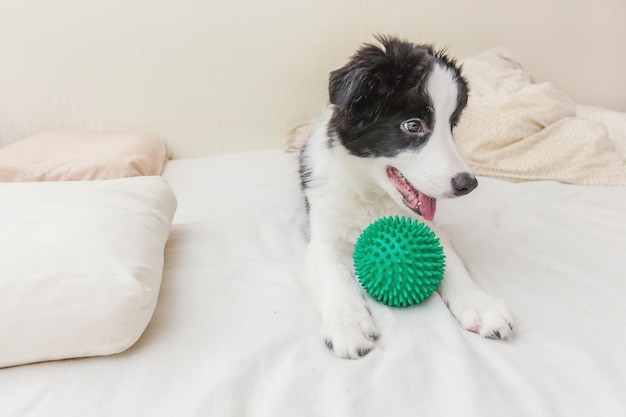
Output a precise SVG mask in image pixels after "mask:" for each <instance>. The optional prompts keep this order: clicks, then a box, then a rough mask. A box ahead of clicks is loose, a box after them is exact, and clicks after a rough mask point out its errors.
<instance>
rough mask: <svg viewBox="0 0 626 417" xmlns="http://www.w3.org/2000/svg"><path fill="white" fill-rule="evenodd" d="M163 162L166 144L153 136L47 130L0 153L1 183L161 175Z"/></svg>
mask: <svg viewBox="0 0 626 417" xmlns="http://www.w3.org/2000/svg"><path fill="white" fill-rule="evenodd" d="M168 157H169V155H168V152H167V147H166V145H165V142H164V141H163V140H162V139H161V138H159V137H158V136H156V135H153V134H148V133H134V134H130V133H129V134H111V135H100V134H93V133H86V132H81V131H72V130H60V131H51V132H44V133H40V134H38V135H35V136H31V137H29V138H27V139H24V140H21V141H18V142H15V143H12V144H10V145H7V146H5V147H3V148H0V181H4V182H7V181H76V180H104V179H115V178H124V177H134V176H139V175H160V174H161V172H162V171H163V166H164V165H165V162H166V161H167V160H168Z"/></svg>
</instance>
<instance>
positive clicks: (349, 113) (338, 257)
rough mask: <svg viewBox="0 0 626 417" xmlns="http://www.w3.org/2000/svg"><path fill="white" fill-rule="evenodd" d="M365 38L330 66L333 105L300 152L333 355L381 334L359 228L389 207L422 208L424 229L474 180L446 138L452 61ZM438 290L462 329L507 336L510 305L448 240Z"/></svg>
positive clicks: (456, 74)
mask: <svg viewBox="0 0 626 417" xmlns="http://www.w3.org/2000/svg"><path fill="white" fill-rule="evenodd" d="M377 39H378V40H379V41H380V43H381V44H382V47H378V46H375V45H369V44H366V45H364V46H363V47H361V49H359V50H358V51H357V52H356V53H355V54H354V56H353V57H352V58H351V60H350V61H349V62H348V63H347V64H346V65H345V66H344V67H342V68H340V69H338V70H335V71H333V72H331V74H330V82H329V95H330V104H331V106H330V108H329V111H328V112H327V114H325V115H324V118H323V120H321V122H320V123H319V124H318V125H316V127H314V130H313V132H312V133H311V135H310V137H309V138H308V139H307V141H306V142H305V145H304V147H303V148H302V150H301V154H300V176H301V180H302V187H303V190H304V194H305V198H306V203H307V207H308V210H309V222H310V243H309V248H308V253H307V269H308V270H307V274H308V276H309V280H310V284H311V286H312V288H313V290H314V291H315V292H316V293H317V294H316V295H317V297H318V299H319V305H320V310H321V315H322V329H321V333H322V337H323V338H324V340H325V342H326V344H327V346H328V347H329V348H330V349H332V350H333V351H334V352H335V354H336V355H337V356H339V357H343V358H358V357H361V356H364V355H366V354H367V353H368V352H370V351H371V350H372V349H374V348H375V346H376V340H377V338H378V336H379V331H378V328H377V326H376V323H375V322H374V320H373V319H372V317H371V315H370V312H369V310H368V308H367V307H366V304H365V300H364V295H363V292H362V289H361V287H360V285H359V283H358V282H357V281H356V279H355V277H354V271H353V267H352V252H353V247H354V242H355V241H356V239H357V237H358V235H359V234H360V233H361V231H362V230H363V229H364V228H365V227H366V226H367V225H369V224H370V223H371V222H372V221H374V220H376V219H377V218H379V217H382V216H387V215H408V216H414V217H416V216H421V220H422V221H426V223H427V224H428V225H429V226H430V227H431V228H432V227H433V226H432V224H430V221H431V220H433V218H434V217H435V211H436V207H437V199H438V198H449V197H457V196H462V195H465V194H468V193H469V192H471V191H472V190H473V189H474V188H476V186H477V185H478V183H477V181H476V177H475V176H474V174H473V173H472V172H471V170H470V168H469V167H468V166H467V164H466V162H465V161H464V159H463V157H462V155H461V154H460V152H459V150H458V149H457V147H456V145H455V142H454V139H453V137H452V128H453V127H454V126H455V124H456V123H457V121H458V120H459V117H460V116H461V112H462V111H463V108H464V107H465V105H466V103H467V95H468V87H467V83H466V81H465V80H464V79H463V76H462V75H461V69H460V68H459V67H458V66H457V65H456V63H455V61H454V60H452V59H450V58H448V57H447V56H446V55H445V54H444V53H442V52H436V51H434V50H433V48H432V47H431V46H428V45H415V44H413V43H409V42H405V41H401V40H399V39H396V38H392V37H379V38H377ZM436 233H437V235H438V237H439V238H440V240H441V242H442V244H443V247H444V253H445V255H446V270H445V275H444V279H443V281H442V283H441V285H440V287H439V289H438V292H439V294H440V295H441V297H442V298H443V300H444V301H445V302H446V304H447V305H448V307H449V309H450V311H451V312H452V314H453V315H454V317H456V319H457V320H458V321H459V322H460V324H461V326H463V328H465V329H467V330H469V331H472V332H476V333H479V334H480V335H482V336H484V337H487V338H495V339H504V338H506V337H508V336H509V335H511V333H512V329H513V324H512V323H513V322H512V317H511V313H510V312H509V310H508V309H507V307H506V306H505V305H504V303H503V302H502V301H500V300H499V299H496V298H493V297H491V296H489V295H487V294H486V293H485V292H483V291H482V290H481V289H480V288H478V286H477V285H476V284H475V283H474V282H473V281H472V280H471V278H470V276H469V274H468V272H467V270H466V268H465V266H464V265H463V262H462V261H461V259H459V257H458V256H457V255H456V254H455V252H454V250H453V249H452V246H451V245H450V243H449V242H448V241H447V240H446V239H445V237H444V236H442V233H441V232H440V231H436Z"/></svg>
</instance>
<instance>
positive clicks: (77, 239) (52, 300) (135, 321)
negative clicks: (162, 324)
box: [0, 177, 176, 367]
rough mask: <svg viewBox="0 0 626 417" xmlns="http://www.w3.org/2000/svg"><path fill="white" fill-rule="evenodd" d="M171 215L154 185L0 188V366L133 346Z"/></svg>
mask: <svg viewBox="0 0 626 417" xmlns="http://www.w3.org/2000/svg"><path fill="white" fill-rule="evenodd" d="M175 211H176V198H175V196H174V193H173V191H172V189H171V188H170V187H169V185H168V184H167V183H166V182H165V180H163V179H162V178H161V177H134V178H125V179H115V180H101V181H72V182H34V183H2V184H0V231H1V232H0V367H4V366H12V365H19V364H25V363H30V362H39V361H45V360H53V359H64V358H75V357H84V356H95V355H108V354H112V353H117V352H121V351H123V350H125V349H127V348H128V347H130V346H131V345H132V344H133V343H135V341H137V339H138V338H139V336H141V334H142V333H143V331H144V329H145V328H146V326H147V324H148V322H149V321H150V318H151V317H152V313H153V312H154V308H155V306H156V301H157V296H158V293H159V287H160V284H161V277H162V273H163V261H164V258H163V256H164V255H163V251H164V248H165V243H166V241H167V238H168V236H169V230H170V225H171V222H172V218H173V216H174V212H175Z"/></svg>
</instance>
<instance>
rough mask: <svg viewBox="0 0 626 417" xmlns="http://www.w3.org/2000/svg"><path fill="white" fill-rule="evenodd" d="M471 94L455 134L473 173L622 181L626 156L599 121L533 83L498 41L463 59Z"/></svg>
mask: <svg viewBox="0 0 626 417" xmlns="http://www.w3.org/2000/svg"><path fill="white" fill-rule="evenodd" d="M463 70H464V71H463V72H464V74H465V76H466V77H467V79H468V81H469V84H470V99H469V102H468V105H467V108H466V110H465V112H464V113H463V116H462V117H461V120H460V122H459V125H458V126H457V127H456V128H455V131H454V135H455V138H456V140H457V143H458V144H459V147H460V148H461V150H462V152H463V154H464V155H465V157H466V159H467V161H468V163H469V164H470V166H471V167H472V168H473V169H474V171H475V172H476V174H478V175H485V176H490V177H498V178H503V179H507V180H513V181H527V180H556V181H561V182H565V183H572V184H587V185H626V159H625V158H624V157H623V156H622V155H621V154H620V153H619V152H617V151H616V149H615V147H614V145H613V143H612V142H611V140H610V138H609V134H608V131H607V129H606V126H605V125H604V124H603V123H600V122H596V121H591V120H587V119H585V118H582V117H578V116H576V104H575V103H574V101H573V100H572V99H570V98H569V97H567V96H566V95H565V94H563V93H562V92H560V91H559V90H557V89H556V88H555V87H554V85H552V84H550V83H538V84H537V83H534V82H533V80H532V78H531V76H530V75H529V74H528V73H527V72H526V71H525V70H524V69H523V68H522V65H521V64H520V62H519V61H518V59H517V58H516V57H515V56H514V55H513V54H512V53H511V52H510V51H508V50H506V49H504V48H496V49H492V50H489V51H486V52H484V53H482V54H479V55H477V56H474V57H471V58H468V59H467V60H465V61H464V63H463Z"/></svg>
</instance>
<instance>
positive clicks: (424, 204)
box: [417, 191, 437, 220]
mask: <svg viewBox="0 0 626 417" xmlns="http://www.w3.org/2000/svg"><path fill="white" fill-rule="evenodd" d="M417 193H418V197H417V198H418V199H419V202H420V207H419V208H420V213H422V217H424V218H425V219H426V220H432V219H434V218H435V211H436V210H437V200H436V199H434V198H432V197H429V196H427V195H426V194H422V193H420V192H419V191H418V192H417Z"/></svg>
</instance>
